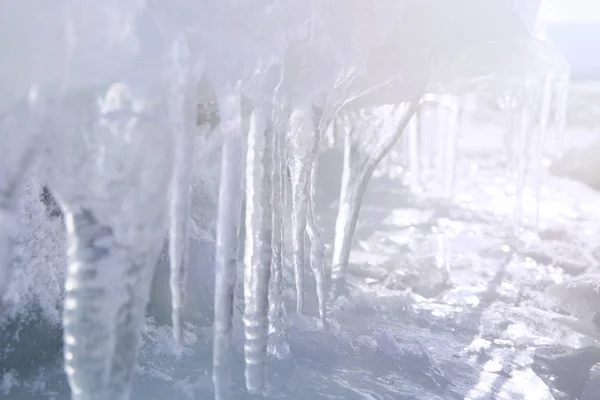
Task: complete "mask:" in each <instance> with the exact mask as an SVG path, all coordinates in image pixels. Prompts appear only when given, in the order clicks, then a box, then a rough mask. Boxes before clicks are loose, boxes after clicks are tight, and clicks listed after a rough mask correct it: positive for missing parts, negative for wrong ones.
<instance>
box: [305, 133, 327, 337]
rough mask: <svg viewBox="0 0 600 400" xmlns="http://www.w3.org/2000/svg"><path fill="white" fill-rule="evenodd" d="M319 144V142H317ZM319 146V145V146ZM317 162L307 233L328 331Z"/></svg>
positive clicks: (325, 325) (311, 183)
mask: <svg viewBox="0 0 600 400" xmlns="http://www.w3.org/2000/svg"><path fill="white" fill-rule="evenodd" d="M317 143H318V141H317ZM317 145H318V144H317ZM317 162H318V159H317V158H316V157H315V160H314V162H313V166H312V169H311V173H310V192H309V199H308V207H307V226H306V228H307V229H306V232H307V233H308V237H309V239H310V266H311V269H312V272H313V275H314V276H315V282H316V286H317V299H318V301H319V317H320V318H321V324H322V325H323V328H324V329H327V280H326V276H325V263H324V258H325V257H324V253H325V241H324V240H323V234H322V232H321V229H320V228H319V226H318V224H317V221H316V218H315V213H314V210H315V189H316V186H317V179H316V177H317V173H316V172H317Z"/></svg>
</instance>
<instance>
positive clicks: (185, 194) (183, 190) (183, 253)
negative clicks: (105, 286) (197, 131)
mask: <svg viewBox="0 0 600 400" xmlns="http://www.w3.org/2000/svg"><path fill="white" fill-rule="evenodd" d="M184 107H185V104H181V109H182V111H183V109H184ZM186 116H187V117H191V116H190V115H184V116H183V117H184V118H185V117H186ZM191 121H194V120H193V119H192V120H191ZM191 125H192V124H190V122H189V121H186V120H185V119H184V120H182V121H179V122H178V128H177V132H175V135H176V138H175V149H176V150H175V156H174V161H175V165H174V171H173V181H172V187H171V190H172V193H171V199H170V200H171V202H170V208H169V211H170V227H169V261H170V267H171V274H170V287H171V307H172V315H171V318H172V323H173V339H174V342H175V351H176V353H177V354H178V355H180V354H181V350H182V346H183V334H184V329H183V328H184V321H183V318H182V311H183V307H184V306H185V281H186V279H187V264H188V254H189V218H190V207H191V195H192V192H191V187H192V171H193V168H194V148H195V146H194V129H193V128H192V126H191Z"/></svg>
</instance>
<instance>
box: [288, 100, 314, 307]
mask: <svg viewBox="0 0 600 400" xmlns="http://www.w3.org/2000/svg"><path fill="white" fill-rule="evenodd" d="M316 136H317V132H316V126H315V123H314V117H313V110H312V105H311V104H310V103H306V104H297V105H295V106H294V107H293V111H292V114H291V116H290V148H291V149H290V150H291V157H290V158H291V159H290V161H291V164H292V165H291V168H290V169H291V171H290V172H291V186H292V253H293V257H292V259H293V264H294V274H295V279H296V312H298V313H299V314H301V313H302V312H303V310H304V265H305V259H304V235H305V232H306V217H307V211H308V210H307V208H308V202H309V186H310V172H311V169H312V164H313V162H314V155H313V153H314V152H315V150H314V148H315V145H316V143H317V137H316ZM315 154H316V153H315Z"/></svg>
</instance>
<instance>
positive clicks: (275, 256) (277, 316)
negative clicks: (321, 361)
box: [269, 126, 286, 358]
mask: <svg viewBox="0 0 600 400" xmlns="http://www.w3.org/2000/svg"><path fill="white" fill-rule="evenodd" d="M278 128H279V127H278V126H277V127H275V129H273V135H274V138H273V174H272V179H273V186H272V193H273V196H272V197H271V201H272V207H273V227H272V234H273V236H272V239H271V246H272V259H271V283H270V290H269V339H270V343H269V353H271V354H273V355H274V356H276V357H278V358H281V357H282V356H283V354H282V349H280V346H281V341H282V332H281V329H282V328H281V323H282V318H283V315H282V314H283V309H282V307H283V294H282V290H283V288H282V279H283V255H284V252H283V242H284V234H285V232H284V231H285V229H284V226H285V224H284V222H285V221H284V217H283V210H284V209H285V208H284V204H285V187H286V181H285V180H284V177H285V174H286V172H285V169H286V165H285V161H284V159H285V146H286V142H285V131H280V130H279V129H278Z"/></svg>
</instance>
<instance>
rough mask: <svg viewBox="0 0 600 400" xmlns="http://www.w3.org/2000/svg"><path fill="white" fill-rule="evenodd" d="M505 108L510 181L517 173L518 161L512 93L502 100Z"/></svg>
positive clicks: (507, 165)
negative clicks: (516, 163) (515, 172)
mask: <svg viewBox="0 0 600 400" xmlns="http://www.w3.org/2000/svg"><path fill="white" fill-rule="evenodd" d="M500 100H501V102H502V103H503V106H504V115H505V118H506V130H505V131H504V150H505V155H506V161H505V162H506V172H507V173H508V176H509V179H510V178H512V176H513V175H514V171H515V162H516V160H517V158H516V154H517V151H516V150H515V139H517V138H516V133H515V104H514V97H513V95H512V94H511V93H507V94H505V95H504V96H503V97H502V98H501V99H500Z"/></svg>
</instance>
